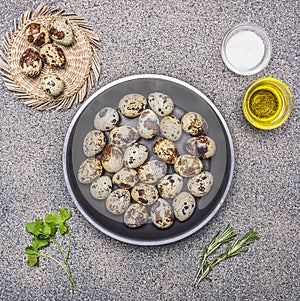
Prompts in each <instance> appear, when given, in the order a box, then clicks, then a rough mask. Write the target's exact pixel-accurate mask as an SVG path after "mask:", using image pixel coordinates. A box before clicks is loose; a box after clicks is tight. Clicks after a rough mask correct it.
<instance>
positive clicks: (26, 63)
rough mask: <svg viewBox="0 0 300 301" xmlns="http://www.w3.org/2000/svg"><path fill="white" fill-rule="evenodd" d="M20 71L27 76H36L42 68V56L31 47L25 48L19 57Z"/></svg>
mask: <svg viewBox="0 0 300 301" xmlns="http://www.w3.org/2000/svg"><path fill="white" fill-rule="evenodd" d="M20 66H21V71H22V73H24V74H25V75H27V76H30V77H36V76H38V75H39V74H40V73H41V71H42V68H43V62H42V58H41V56H40V54H39V52H38V51H37V50H35V49H33V48H28V49H26V50H25V51H24V52H23V54H22V55H21V58H20Z"/></svg>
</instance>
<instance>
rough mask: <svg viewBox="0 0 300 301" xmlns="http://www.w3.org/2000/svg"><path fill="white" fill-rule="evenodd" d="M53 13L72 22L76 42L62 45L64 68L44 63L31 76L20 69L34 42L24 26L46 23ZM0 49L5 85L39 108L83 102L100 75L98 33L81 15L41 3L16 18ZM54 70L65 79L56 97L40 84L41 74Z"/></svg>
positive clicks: (51, 107)
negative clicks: (27, 36)
mask: <svg viewBox="0 0 300 301" xmlns="http://www.w3.org/2000/svg"><path fill="white" fill-rule="evenodd" d="M53 16H60V17H61V18H66V19H67V20H68V22H69V24H70V25H71V26H72V29H73V33H74V43H73V44H72V45H71V46H62V45H60V47H61V48H62V49H63V51H64V54H65V56H66V60H67V64H66V66H65V67H64V68H63V69H60V68H52V67H50V66H48V65H46V64H45V65H44V67H43V69H42V72H41V74H40V75H39V76H38V77H36V78H30V77H28V76H26V75H24V74H23V73H22V72H21V68H20V57H21V55H22V53H23V52H24V51H25V50H26V49H27V48H28V47H30V46H31V47H32V45H31V44H30V43H29V42H28V41H27V39H26V37H25V34H24V32H25V28H26V26H27V25H28V24H29V23H32V22H36V23H40V24H43V25H44V26H46V25H47V24H48V23H49V22H50V21H51V19H52V18H53ZM2 48H3V52H2V51H0V55H1V57H0V68H1V69H2V70H1V71H0V72H1V74H2V76H3V80H4V82H5V84H6V87H7V88H8V89H9V90H11V91H13V92H14V94H15V96H16V97H17V98H19V99H21V100H22V102H23V103H25V104H26V105H28V106H30V107H32V108H35V109H38V110H46V109H53V108H56V109H68V108H70V107H71V106H72V105H73V104H74V103H81V102H82V101H83V100H84V98H85V96H86V93H87V91H88V89H91V88H92V87H93V85H94V82H95V81H97V80H98V79H99V76H100V69H101V64H100V59H99V57H98V55H97V54H96V52H95V49H96V48H100V41H99V38H98V36H97V35H96V34H95V33H94V32H93V31H92V29H91V27H90V26H89V25H88V24H87V23H86V22H85V20H84V19H83V18H82V17H81V16H77V15H74V14H66V13H64V10H59V9H58V8H50V7H48V6H44V5H40V6H39V7H37V9H36V10H35V11H33V12H32V11H31V10H28V11H26V12H24V13H23V14H22V15H21V16H20V18H19V20H15V22H14V28H13V29H11V30H10V32H9V33H6V37H5V39H4V41H3V42H2ZM47 73H54V74H56V75H57V76H59V77H60V78H61V79H62V80H63V81H64V83H65V89H64V92H63V94H61V95H60V96H59V97H56V98H53V97H51V96H49V95H48V94H46V93H45V92H44V91H43V89H42V88H41V84H40V77H41V76H42V75H43V74H47Z"/></svg>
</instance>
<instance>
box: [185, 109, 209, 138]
mask: <svg viewBox="0 0 300 301" xmlns="http://www.w3.org/2000/svg"><path fill="white" fill-rule="evenodd" d="M181 125H182V128H183V130H184V131H185V132H187V133H188V134H190V135H192V136H198V135H202V134H204V133H205V132H207V130H208V125H207V122H206V120H205V119H204V118H203V117H202V116H201V115H200V114H199V113H196V112H188V113H186V114H184V115H183V116H182V118H181Z"/></svg>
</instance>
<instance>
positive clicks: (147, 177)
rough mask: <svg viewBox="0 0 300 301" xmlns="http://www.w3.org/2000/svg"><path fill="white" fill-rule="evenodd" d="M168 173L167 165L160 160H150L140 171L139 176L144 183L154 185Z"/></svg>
mask: <svg viewBox="0 0 300 301" xmlns="http://www.w3.org/2000/svg"><path fill="white" fill-rule="evenodd" d="M166 173H167V164H166V163H165V162H163V161H160V160H149V161H147V162H146V163H144V164H143V165H141V166H140V167H139V169H138V175H139V178H140V180H141V181H142V182H143V183H147V184H153V183H155V182H157V181H158V180H159V179H161V178H162V177H164V176H165V175H166Z"/></svg>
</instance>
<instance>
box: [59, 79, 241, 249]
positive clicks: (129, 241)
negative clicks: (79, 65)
mask: <svg viewBox="0 0 300 301" xmlns="http://www.w3.org/2000/svg"><path fill="white" fill-rule="evenodd" d="M136 79H160V80H165V81H170V82H173V83H176V84H178V85H182V86H184V87H185V88H188V89H190V90H191V91H193V92H194V93H196V94H198V95H199V96H201V97H202V98H203V99H204V100H205V101H206V102H207V103H208V105H209V106H210V107H211V108H212V109H213V111H214V113H215V114H216V115H217V117H218V118H219V120H220V122H221V123H222V126H223V127H224V131H225V133H226V137H227V139H228V140H227V142H228V145H229V150H230V152H229V153H230V165H229V166H228V169H229V172H228V181H227V183H226V186H225V189H224V192H223V194H222V197H221V199H220V201H219V203H218V205H217V206H216V207H215V208H214V210H213V211H212V212H211V213H210V214H209V216H207V218H206V219H205V220H203V221H202V222H201V223H200V224H199V225H198V226H197V227H194V228H192V229H190V230H189V231H187V232H185V233H183V234H181V235H179V236H177V237H176V239H174V238H167V239H162V240H157V241H148V240H139V241H136V240H134V239H130V238H124V237H122V236H120V235H117V234H114V233H112V232H111V231H109V230H108V229H106V228H104V227H102V226H101V225H98V224H97V223H96V221H94V220H93V219H92V218H91V217H90V216H89V215H88V214H87V213H86V212H85V211H84V209H83V208H82V207H81V205H80V203H79V202H78V200H77V198H76V196H75V194H74V192H73V190H72V188H71V183H70V181H69V178H68V170H67V163H66V159H67V149H68V144H69V140H70V136H71V134H72V131H73V127H74V125H75V124H76V122H77V120H78V118H79V117H80V116H81V114H82V112H83V111H84V110H85V109H86V108H87V107H88V105H89V104H90V103H91V102H92V101H93V100H94V98H95V97H97V96H98V95H100V94H101V93H103V92H105V91H106V90H107V89H110V88H112V87H113V86H116V85H118V84H120V83H124V82H127V81H132V80H136ZM62 161H63V162H62V163H63V164H62V165H63V173H64V178H65V182H66V186H67V189H68V191H69V194H70V196H71V198H72V200H73V202H74V203H75V205H76V207H77V208H78V209H79V211H80V212H81V214H82V215H83V216H84V217H85V218H86V219H87V220H88V221H89V222H90V223H91V224H92V225H93V226H94V227H95V228H96V229H98V230H100V231H101V232H102V233H104V234H106V235H107V236H109V237H111V238H113V239H116V240H118V241H121V242H124V243H127V244H132V245H136V246H138V245H139V246H158V245H165V244H169V243H174V242H177V241H179V240H182V239H184V238H187V237H188V236H190V235H192V234H194V233H195V232H197V231H198V230H200V229H201V228H202V227H204V226H205V225H206V224H207V223H208V222H209V221H210V220H211V219H212V218H213V217H214V216H215V215H216V214H217V212H218V211H219V210H220V208H221V206H222V205H223V203H224V202H225V199H226V197H227V195H228V192H229V189H230V186H231V184H232V179H233V173H234V164H235V160H234V146H233V140H232V137H231V134H230V131H229V128H228V126H227V123H226V121H225V119H224V117H223V116H222V114H221V113H220V111H219V110H218V109H217V107H216V106H215V105H214V103H213V102H212V101H211V100H210V99H209V98H208V97H207V96H206V95H205V94H203V93H202V92H201V91H200V90H198V89H197V88H195V87H194V86H192V85H190V84H188V83H186V82H184V81H182V80H179V79H177V78H173V77H170V76H166V75H158V74H140V75H130V76H126V77H122V78H119V79H117V80H115V81H112V82H110V83H108V84H106V85H105V86H103V87H102V88H99V89H98V90H97V91H96V92H94V93H93V94H92V95H91V96H90V97H89V98H88V99H87V100H86V102H85V103H84V104H83V105H82V106H81V107H80V108H79V110H78V111H77V112H76V114H75V115H74V117H73V119H72V121H71V123H70V126H69V128H68V130H67V133H66V136H65V141H64V145H63V154H62Z"/></svg>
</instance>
